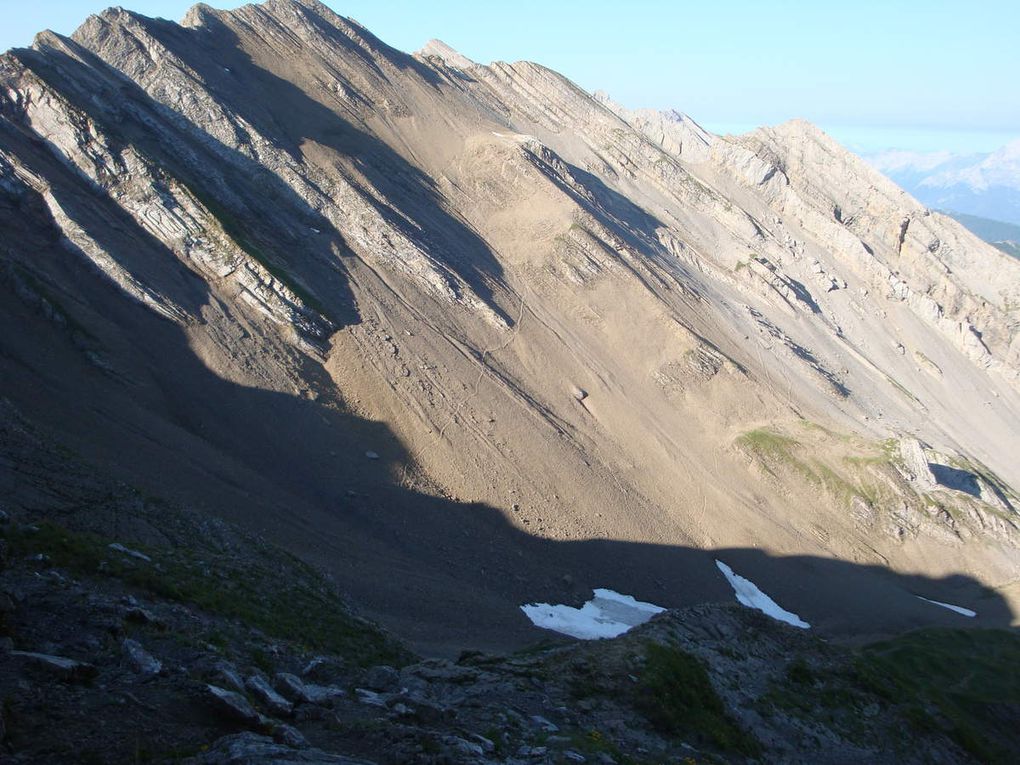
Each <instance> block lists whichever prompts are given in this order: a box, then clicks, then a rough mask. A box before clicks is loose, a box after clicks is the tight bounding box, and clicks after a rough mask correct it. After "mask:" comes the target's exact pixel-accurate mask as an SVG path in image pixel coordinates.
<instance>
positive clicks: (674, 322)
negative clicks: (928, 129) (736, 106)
mask: <svg viewBox="0 0 1020 765" xmlns="http://www.w3.org/2000/svg"><path fill="white" fill-rule="evenodd" d="M0 227H2V228H0V231H2V237H0V327H2V330H0V633H2V635H3V636H2V637H0V641H2V642H0V698H2V700H3V703H2V707H0V746H2V747H3V750H2V754H0V759H3V760H4V761H5V762H8V761H9V762H12V763H65V762H86V763H98V762H104V763H105V762H125V763H127V762H130V763H138V762H161V763H162V762H181V761H185V762H190V763H195V764H196V765H197V764H199V763H205V764H207V765H218V764H219V763H270V762H279V763H363V762H370V763H403V762H423V763H495V762H506V763H564V762H591V763H605V764H608V763H618V765H624V763H658V762H805V763H808V762H810V763H821V762H829V763H838V762H876V763H884V762H888V763H893V762H917V763H922V762H924V763H927V762H942V763H957V762H960V763H964V762H974V761H979V762H981V761H1001V762H1008V761H1011V755H1013V756H1015V751H1016V745H1017V739H1016V731H1017V730H1018V729H1020V717H1018V710H1020V684H1018V683H1017V680H1016V676H1015V673H1011V672H1009V671H1008V668H1009V667H1011V666H1015V664H1016V662H1017V661H1018V660H1020V647H1018V646H1020V643H1018V638H1017V635H1016V634H1015V630H1014V629H1013V625H1014V624H1015V623H1016V616H1015V613H1016V611H1017V608H1018V607H1020V584H1018V583H1020V516H1018V510H1020V493H1018V490H1017V488H1016V487H1020V461H1018V460H1017V455H1018V454H1020V260H1017V259H1014V258H1010V257H1009V256H1007V255H1006V254H1005V253H1003V252H1001V251H999V250H997V249H995V248H993V247H992V246H991V245H988V244H986V243H984V242H982V241H980V240H979V239H978V238H977V237H975V236H974V235H972V234H971V233H969V232H968V231H967V230H965V229H964V228H963V227H962V226H961V225H960V224H958V223H957V222H956V221H954V220H952V219H950V218H948V217H946V216H944V215H942V214H940V213H938V212H934V211H932V210H929V209H926V208H925V207H924V206H923V205H922V204H920V203H919V202H917V201H915V200H914V199H913V198H911V197H910V196H908V195H907V194H906V193H905V192H903V191H902V190H900V189H899V188H898V187H896V186H895V185H894V184H893V183H892V182H890V181H888V180H887V179H885V178H884V177H883V176H882V175H880V174H879V173H878V172H877V171H876V170H874V169H873V168H872V167H870V166H869V165H867V164H866V163H865V162H863V161H862V160H860V159H859V158H857V157H856V156H854V155H853V154H851V153H849V152H848V151H846V150H845V149H843V148H842V147H841V146H840V145H839V144H837V143H836V142H835V141H833V140H832V139H831V138H829V137H828V136H827V135H826V134H825V133H823V132H822V131H820V130H819V129H817V128H816V127H814V126H812V125H811V124H808V123H806V122H802V121H794V122H788V123H785V124H782V125H778V126H775V127H767V128H761V129H759V130H756V131H754V132H751V133H748V134H746V135H740V136H718V135H713V134H712V133H710V132H708V131H706V130H704V129H703V128H702V127H701V126H699V125H698V124H697V122H695V121H694V119H692V118H691V117H689V116H687V115H686V114H683V113H680V112H677V111H670V112H661V113H660V112H654V111H647V110H641V111H631V110H628V109H626V108H624V107H622V106H620V105H619V104H617V103H615V102H614V101H613V100H612V99H611V98H610V97H609V96H608V95H606V94H604V93H596V94H590V93H587V92H585V91H584V90H582V89H581V88H579V87H578V86H576V85H575V84H573V83H572V82H570V81H569V80H567V79H566V78H564V77H563V76H561V75H559V74H557V73H556V72H553V71H551V70H549V69H547V68H544V67H542V66H540V65H539V64H535V63H529V62H517V63H513V64H510V63H504V62H495V63H492V64H489V65H487V66H486V65H481V64H477V63H475V62H473V61H471V60H470V59H468V58H467V57H465V56H463V55H461V54H459V53H457V52H456V51H454V50H453V49H452V48H450V47H449V46H447V45H445V44H444V43H442V42H440V41H438V40H433V41H431V42H430V43H428V44H427V45H426V46H425V47H424V48H423V49H422V50H421V51H419V52H418V53H415V54H414V55H408V54H406V53H403V52H400V51H398V50H395V49H393V48H391V47H389V46H387V45H386V44H385V43H384V42H382V41H380V40H379V39H377V38H376V37H374V36H373V35H372V34H371V32H369V31H368V30H366V29H365V28H364V27H362V26H360V25H359V24H357V23H356V22H354V21H352V20H351V19H347V18H343V17H341V16H339V15H337V14H336V13H334V12H333V11H331V10H330V9H329V8H327V7H326V6H324V5H322V4H321V3H319V2H317V0H267V1H266V2H264V3H262V4H259V5H245V6H243V7H240V8H237V9H236V10H230V11H221V10H215V9H213V8H210V7H209V6H206V5H201V4H200V5H196V6H195V7H193V8H192V9H191V10H190V11H188V13H187V14H186V15H185V17H184V18H183V20H182V21H181V22H180V23H172V22H169V21H165V20H161V19H151V18H147V17H145V16H141V15H138V14H136V13H133V12H131V11H129V10H125V9H121V8H113V9H110V10H107V11H104V12H103V13H101V14H99V15H96V16H92V17H90V18H89V19H88V20H87V21H86V22H85V23H84V24H83V25H82V26H81V27H80V28H79V29H78V30H77V31H76V32H75V33H74V34H73V35H72V36H71V37H63V36H60V35H57V34H54V33H51V32H42V33H40V34H39V35H38V36H37V37H36V39H35V41H34V43H33V45H32V47H31V48H25V49H14V50H11V51H9V52H7V53H6V54H4V55H3V56H0ZM595 590H597V593H595V595H596V597H595V599H594V600H592V596H593V591H595ZM634 599H636V600H634ZM587 601H590V602H589V603H588V605H584V606H583V607H581V606H582V604H583V603H585V602H587ZM522 606H528V608H527V609H522ZM636 612H639V613H642V614H644V616H642V617H641V618H640V619H635V618H633V617H634V614H635V613H636ZM762 612H764V613H762ZM652 614H657V615H655V616H654V617H652V618H650V621H647V622H646V623H643V624H639V625H637V626H635V622H638V621H644V620H646V619H648V618H649V617H651V616H652ZM570 620H573V622H571V623H572V624H573V627H571V628H570V629H565V628H564V627H563V625H564V624H565V623H566V622H569V621H570ZM578 620H581V622H578ZM585 620H586V621H585ZM582 622H583V623H582ZM536 624H542V625H544V626H546V627H553V630H549V629H541V628H540V627H539V626H536ZM579 624H580V626H578V625H579ZM593 625H594V626H593ZM613 625H622V627H620V629H615V630H614V632H613V634H616V633H618V632H623V631H626V630H627V628H629V627H633V629H630V630H629V631H626V632H625V634H622V635H620V636H619V637H615V638H613V639H605V640H592V641H586V640H575V639H572V638H570V637H568V636H567V635H571V634H573V635H575V636H577V635H581V636H586V637H592V636H605V635H603V634H602V633H601V632H599V630H602V631H603V632H605V630H606V629H608V628H610V627H613ZM582 628H583V629H582ZM592 630H594V631H595V632H594V633H593V632H592ZM564 632H565V633H566V634H563V633H564Z"/></svg>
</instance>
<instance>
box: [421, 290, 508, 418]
mask: <svg viewBox="0 0 1020 765" xmlns="http://www.w3.org/2000/svg"><path fill="white" fill-rule="evenodd" d="M524 309H525V302H524V296H523V295H521V304H520V307H519V309H518V311H517V322H516V323H515V324H514V328H513V330H512V331H511V333H510V337H508V338H507V339H506V340H505V341H504V342H503V343H501V344H500V345H497V346H493V347H492V348H485V349H484V350H482V353H481V355H480V356H479V357H478V365H479V369H478V377H477V378H476V379H475V384H474V386H473V388H472V389H471V392H470V393H468V395H467V396H465V397H464V398H463V399H462V400H461V401H460V402H459V403H458V404H457V405H456V406H455V407H454V408H453V411H452V412H451V413H450V419H448V420H447V421H446V423H445V424H444V425H443V427H442V428H440V429H439V437H440V438H445V437H446V429H447V428H448V427H449V426H450V425H451V424H453V422H454V421H455V420H456V419H457V415H458V414H460V410H461V409H462V408H463V407H464V405H465V404H467V403H468V402H469V401H470V400H471V399H473V398H474V397H475V396H477V395H478V387H479V386H480V385H481V384H482V377H484V376H485V372H486V369H487V368H488V367H486V366H485V357H486V356H491V355H492V354H494V353H499V352H500V351H502V350H506V349H507V348H509V347H510V345H511V344H512V343H513V342H514V340H516V339H517V335H518V333H519V332H520V331H521V323H522V322H523V321H524Z"/></svg>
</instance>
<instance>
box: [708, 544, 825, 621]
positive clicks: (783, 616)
mask: <svg viewBox="0 0 1020 765" xmlns="http://www.w3.org/2000/svg"><path fill="white" fill-rule="evenodd" d="M715 565H717V566H718V567H719V570H720V571H722V573H723V576H725V577H726V579H727V581H729V583H730V585H731V586H732V587H733V592H734V593H736V595H737V602H738V603H740V604H741V605H745V606H747V607H748V608H756V609H758V610H759V611H761V612H762V613H765V614H768V615H769V616H771V617H772V618H773V619H778V620H779V621H781V622H786V623H787V624H791V625H793V626H794V627H799V628H800V629H804V630H806V629H810V628H811V625H810V624H808V623H807V622H806V621H804V620H803V619H801V618H800V617H799V616H797V614H795V613H792V612H790V611H787V610H786V609H784V608H780V607H779V604H777V603H776V601H774V600H773V599H772V598H770V597H769V596H768V595H766V594H765V593H764V592H762V591H761V590H759V589H758V587H757V585H755V583H754V582H752V581H751V580H750V579H745V578H744V577H742V576H740V575H739V574H735V573H733V569H732V568H730V567H729V566H727V565H726V564H725V563H723V562H722V561H721V560H717V561H716V562H715Z"/></svg>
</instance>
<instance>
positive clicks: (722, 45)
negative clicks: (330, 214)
mask: <svg viewBox="0 0 1020 765" xmlns="http://www.w3.org/2000/svg"><path fill="white" fill-rule="evenodd" d="M112 1H115V2H120V3H121V4H123V5H124V6H126V7H130V8H132V10H137V11H139V12H141V13H145V14H147V15H150V16H163V17H165V18H171V19H179V18H180V17H181V16H182V15H183V14H184V11H185V10H186V9H187V7H188V6H189V5H191V4H192V3H191V2H190V1H189V0H112ZM110 2H111V0H107V1H106V2H104V1H103V0H43V1H41V2H25V0H0V49H6V48H8V47H11V46H14V45H27V44H29V42H30V41H31V39H32V36H33V34H34V33H35V32H36V31H38V30H39V29H42V28H45V27H49V28H51V29H54V30H55V31H57V32H61V33H65V34H68V33H70V32H71V31H72V30H73V29H74V28H75V26H77V24H79V23H80V22H81V21H82V20H83V19H84V18H85V16H87V15H88V14H89V13H92V12H95V11H97V10H99V9H101V8H103V7H105V6H106V5H109V4H110ZM209 4H210V5H213V6H214V7H221V8H228V7H233V6H235V5H237V4H239V3H238V2H232V1H231V0H226V1H224V0H210V2H209ZM327 4H328V5H330V6H331V7H333V8H334V9H335V10H336V11H337V12H339V13H341V14H343V15H345V16H351V17H353V18H355V19H357V20H358V21H360V22H361V23H363V24H364V25H365V26H367V27H368V28H369V29H371V30H372V31H373V32H374V33H375V34H377V35H378V36H379V37H381V38H382V39H383V40H385V41H386V42H388V43H390V44H391V45H393V46H395V47H397V48H400V49H402V50H406V51H413V50H415V49H416V48H418V47H419V46H420V45H421V44H422V43H424V42H425V41H426V40H427V39H428V38H430V37H439V38H441V39H443V40H445V41H446V42H447V43H449V44H450V45H452V46H453V47H455V48H457V49H458V50H460V51H461V52H462V53H464V54H465V55H467V56H469V57H471V58H473V59H476V60H478V61H481V62H483V63H487V62H488V61H491V60H493V59H503V60H517V59H531V60H535V61H538V62H540V63H543V64H546V65H547V66H550V67H552V68H554V69H556V70H558V71H560V72H562V73H564V74H566V75H567V76H568V77H570V78H572V79H574V80H575V81H577V82H578V83H579V84H580V85H582V86H583V87H585V88H587V89H589V90H595V89H603V90H606V91H608V92H609V93H610V95H612V96H613V97H614V98H615V99H616V100H617V101H620V102H621V103H623V104H624V105H626V106H631V107H639V106H650V107H655V108H668V107H674V108H678V109H680V110H682V111H685V112H687V113H689V114H690V115H691V116H693V117H694V118H695V119H697V120H699V121H700V122H702V123H703V124H705V125H706V126H707V127H709V128H711V129H717V130H726V129H735V128H744V127H746V126H750V125H756V124H771V123H776V122H781V121H783V120H785V119H789V118H792V117H805V118H807V119H810V120H812V121H813V122H816V123H818V124H819V125H821V126H822V127H823V128H825V129H827V130H828V131H829V132H831V133H832V134H833V135H834V136H836V137H837V138H839V139H840V140H843V141H844V142H845V143H848V144H851V145H853V146H854V147H855V148H858V149H861V150H874V149H879V148H886V147H897V148H907V149H915V150H936V149H947V150H950V151H965V152H967V151H989V150H991V149H994V148H996V147H998V146H1000V145H1001V144H1002V143H1005V142H1006V141H1007V140H1009V139H1010V138H1016V137H1020V85H1018V83H1020V42H1018V38H1020V2H1018V0H970V2H958V1H956V0H924V1H920V0H857V1H856V2H852V3H833V2H826V1H825V0H813V1H811V2H808V1H807V0H772V1H771V2H766V1H764V0H758V1H755V0H731V1H730V2H724V1H722V0H718V1H717V2H706V0H697V2H687V1H686V0H684V1H682V2H669V1H668V0H659V1H653V0H630V1H629V2H600V1H599V0H587V1H586V2H581V1H579V0H542V1H541V2H539V1H537V0H514V1H513V2H500V3H492V2H454V1H453V0H432V2H422V0H390V1H389V2H387V1H386V0H327Z"/></svg>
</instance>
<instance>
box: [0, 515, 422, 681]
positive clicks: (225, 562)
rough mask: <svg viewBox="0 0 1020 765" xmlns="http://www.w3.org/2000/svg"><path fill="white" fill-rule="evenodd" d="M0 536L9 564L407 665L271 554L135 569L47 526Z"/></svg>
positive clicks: (302, 571)
mask: <svg viewBox="0 0 1020 765" xmlns="http://www.w3.org/2000/svg"><path fill="white" fill-rule="evenodd" d="M33 528H34V529H35V530H34V531H33V530H31V529H28V528H21V529H5V530H3V531H0V534H2V536H3V538H5V539H6V541H7V543H8V545H9V546H10V549H11V553H12V555H14V556H18V557H26V556H34V555H39V554H43V555H45V556H47V557H48V558H49V561H50V563H51V564H52V565H54V566H57V567H59V568H64V569H68V570H70V571H73V572H75V573H76V574H80V575H87V576H96V577H107V578H114V579H119V580H121V581H123V582H124V583H126V584H128V585H130V586H132V587H137V588H138V589H141V590H144V591H146V592H148V593H150V594H152V595H155V596H158V597H161V598H165V599H167V600H173V601H177V602H180V603H186V604H189V605H192V606H195V607H197V608H199V609H201V610H203V611H206V612H207V613H209V614H214V615H218V616H222V617H226V618H229V619H235V620H237V621H240V622H242V623H243V624H245V625H246V626H248V627H253V628H255V629H259V630H261V631H262V632H264V633H265V634H266V635H269V636H271V637H274V638H278V639H282V640H288V641H293V642H295V643H297V644H299V645H301V646H304V647H306V648H308V649H312V650H321V651H326V652H329V653H335V654H339V655H341V656H343V657H344V658H346V659H348V660H349V661H351V662H353V663H357V664H361V665H363V666H370V665H373V664H391V665H397V666H400V665H403V664H406V663H408V662H409V661H410V660H411V659H412V658H413V657H412V656H411V654H410V653H409V652H408V651H407V650H406V649H404V648H403V647H402V646H400V645H399V643H397V642H396V641H395V640H393V639H392V638H389V637H387V636H386V635H385V634H384V633H383V632H382V631H380V630H379V629H378V628H376V627H375V626H373V625H372V624H370V623H369V622H366V621H364V620H362V619H360V618H358V617H356V616H354V615H353V614H351V613H350V611H349V610H348V609H347V606H346V604H345V603H344V602H343V601H342V600H340V598H339V597H338V596H337V595H336V594H335V592H334V590H333V588H332V587H331V586H330V584H329V583H328V582H327V581H326V580H325V579H324V578H323V577H322V575H321V574H319V573H318V572H317V571H315V570H314V569H313V568H311V567H310V566H308V565H306V564H304V563H302V562H301V561H299V560H298V559H297V558H294V557H293V556H291V555H289V554H287V553H284V552H282V551H280V550H276V549H275V548H271V549H259V548H258V547H256V549H255V551H254V553H253V558H254V559H253V560H247V559H245V560H241V559H238V558H236V557H230V556H227V555H220V554H214V553H212V552H209V553H208V554H207V553H206V551H203V553H202V554H201V555H199V554H198V553H196V552H194V551H191V550H178V549H165V548H160V549H149V548H144V547H139V546H137V545H132V546H131V547H132V549H135V550H137V551H138V552H141V553H143V554H145V555H147V556H148V557H149V558H150V559H151V560H150V561H143V560H139V559H137V558H133V557H131V556H129V555H125V554H123V553H120V552H117V551H115V550H112V549H110V547H109V544H110V542H111V541H112V540H107V539H103V538H101V537H99V536H96V535H94V534H89V533H85V532H78V531H71V530H68V529H66V528H63V527H61V526H58V525H56V524H52V523H42V524H39V525H38V526H35V527H33Z"/></svg>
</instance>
